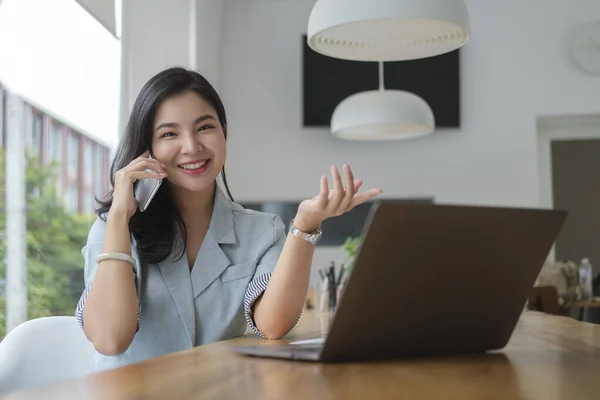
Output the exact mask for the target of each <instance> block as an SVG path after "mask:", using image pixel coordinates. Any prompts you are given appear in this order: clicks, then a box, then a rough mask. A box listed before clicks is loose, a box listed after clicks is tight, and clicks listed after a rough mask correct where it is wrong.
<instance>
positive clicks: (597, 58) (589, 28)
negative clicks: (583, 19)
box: [571, 21, 600, 75]
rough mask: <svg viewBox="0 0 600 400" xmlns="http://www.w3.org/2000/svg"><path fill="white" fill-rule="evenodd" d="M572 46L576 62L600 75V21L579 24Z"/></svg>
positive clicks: (588, 70)
mask: <svg viewBox="0 0 600 400" xmlns="http://www.w3.org/2000/svg"><path fill="white" fill-rule="evenodd" d="M571 46H572V47H571V53H572V55H573V59H574V61H575V63H576V64H577V65H578V66H579V67H580V68H581V69H582V70H584V71H586V72H588V73H591V74H597V75H600V21H593V22H587V23H585V24H582V25H580V26H578V27H577V28H576V29H575V31H574V34H573V42H572V45H571Z"/></svg>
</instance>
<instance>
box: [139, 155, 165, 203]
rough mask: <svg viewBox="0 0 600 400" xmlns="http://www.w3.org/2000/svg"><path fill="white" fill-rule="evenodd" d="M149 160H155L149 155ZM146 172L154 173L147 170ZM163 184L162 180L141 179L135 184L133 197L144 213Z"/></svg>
mask: <svg viewBox="0 0 600 400" xmlns="http://www.w3.org/2000/svg"><path fill="white" fill-rule="evenodd" d="M148 158H153V157H152V155H149V156H148ZM146 171H152V170H150V169H147V170H146ZM161 184H162V179H156V178H149V179H140V180H137V181H136V182H135V183H134V184H133V195H134V196H135V200H136V201H137V203H138V209H139V210H140V211H141V212H144V211H146V210H147V209H148V206H149V205H150V202H151V201H152V199H153V198H154V196H155V195H156V192H158V188H159V187H160V185H161Z"/></svg>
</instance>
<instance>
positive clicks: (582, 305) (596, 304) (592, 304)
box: [569, 297, 600, 321]
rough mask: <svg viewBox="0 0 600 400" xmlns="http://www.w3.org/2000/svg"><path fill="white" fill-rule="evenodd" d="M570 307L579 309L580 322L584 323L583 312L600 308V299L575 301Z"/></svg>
mask: <svg viewBox="0 0 600 400" xmlns="http://www.w3.org/2000/svg"><path fill="white" fill-rule="evenodd" d="M569 307H571V308H579V320H580V321H583V312H584V311H585V309H586V308H600V297H594V299H593V300H582V301H575V302H573V303H571V304H570V305H569Z"/></svg>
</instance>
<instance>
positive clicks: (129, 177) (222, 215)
mask: <svg viewBox="0 0 600 400" xmlns="http://www.w3.org/2000/svg"><path fill="white" fill-rule="evenodd" d="M226 140H227V120H226V116H225V109H224V107H223V104H222V102H221V100H220V98H219V96H218V94H217V93H216V91H215V90H214V89H213V87H212V86H211V85H210V83H209V82H208V81H206V79H205V78H204V77H203V76H201V75H200V74H198V73H196V72H194V71H189V70H186V69H183V68H171V69H168V70H165V71H163V72H161V73H159V74H157V75H156V76H154V77H153V78H152V79H150V81H148V82H147V83H146V85H145V86H144V87H143V88H142V90H141V92H140V94H139V95H138V98H137V99H136V102H135V103H134V106H133V109H132V112H131V116H130V118H129V122H128V124H127V128H126V131H125V133H124V135H123V138H122V140H121V143H120V144H119V148H118V150H117V154H116V158H115V160H114V162H113V165H112V176H113V178H112V181H111V183H112V186H113V190H112V191H111V192H110V193H109V194H108V196H107V198H106V199H105V201H104V202H103V203H102V206H101V207H100V209H99V210H98V218H97V220H96V222H95V223H94V225H93V226H92V228H91V230H90V233H89V237H88V241H87V244H86V246H85V247H84V249H83V255H84V257H85V283H86V289H85V291H84V292H83V294H82V296H81V299H80V301H79V303H78V306H77V313H76V315H77V317H78V319H79V321H80V324H81V326H82V328H83V330H84V332H85V334H86V335H87V337H88V338H89V339H90V340H91V341H92V343H93V344H94V346H95V348H96V350H97V353H96V355H95V358H94V365H93V369H94V370H96V371H97V370H102V369H108V368H113V367H117V366H122V365H125V364H129V363H133V362H137V361H141V360H144V359H146V358H149V357H154V356H159V355H162V354H165V353H169V352H173V351H179V350H185V349H188V348H190V347H192V346H196V345H200V344H204V343H208V342H213V341H217V340H224V339H228V338H232V337H235V336H240V335H242V334H244V332H245V331H246V328H247V327H250V328H251V330H253V331H254V332H255V333H256V334H258V335H260V336H262V337H265V338H270V339H277V338H280V337H282V336H283V335H285V334H286V333H287V332H288V331H289V330H290V329H291V328H292V327H293V326H294V324H295V323H296V321H297V319H298V317H299V315H300V312H301V310H302V308H303V305H304V301H305V299H306V295H307V290H308V280H309V275H310V265H311V260H312V257H313V252H314V247H315V244H316V242H317V241H318V239H319V238H320V237H321V233H322V232H321V229H320V227H321V224H322V222H323V221H324V220H326V219H327V218H331V217H335V216H338V215H342V214H344V213H346V212H347V211H349V210H351V209H353V208H354V207H355V206H357V205H359V204H362V203H364V202H365V201H367V200H369V199H371V198H372V197H374V196H376V195H378V194H379V193H380V192H381V191H380V190H379V189H372V190H369V191H365V192H361V193H358V189H359V188H360V186H361V185H362V181H360V180H354V177H353V174H352V171H351V169H350V167H349V166H347V165H345V166H344V175H345V184H343V183H342V177H341V175H340V173H339V172H338V169H337V168H336V167H335V166H332V168H331V174H332V177H333V190H330V189H329V185H328V182H327V178H326V177H325V176H323V177H322V179H321V182H320V192H319V193H318V194H317V195H316V196H311V197H310V198H308V199H307V200H304V201H303V202H302V203H300V205H299V206H298V209H297V212H296V216H295V218H294V220H293V221H292V224H291V226H293V228H294V229H290V232H291V233H290V234H288V235H287V237H286V235H285V229H284V225H283V223H282V221H281V218H280V217H278V216H277V215H274V214H269V213H264V212H259V211H253V210H248V209H245V208H243V207H242V206H240V205H239V204H237V203H235V202H234V201H233V197H232V196H231V193H230V191H229V188H228V186H227V179H226V178H225V159H226V144H225V143H226ZM150 154H152V156H153V157H152V158H150V157H148V156H149V155H150ZM219 175H220V176H221V178H222V182H223V186H224V187H223V188H221V187H220V185H218V184H217V177H219ZM141 179H160V180H162V181H163V184H162V185H160V188H159V189H158V192H157V194H156V195H155V197H154V198H153V200H152V202H151V203H150V205H149V207H148V208H147V209H146V210H145V211H144V212H143V213H142V212H136V211H137V203H136V200H135V198H134V196H133V185H134V183H135V182H136V181H137V180H141ZM315 186H316V185H315ZM224 191H226V192H227V195H228V196H226V195H225V193H224ZM184 256H185V257H184Z"/></svg>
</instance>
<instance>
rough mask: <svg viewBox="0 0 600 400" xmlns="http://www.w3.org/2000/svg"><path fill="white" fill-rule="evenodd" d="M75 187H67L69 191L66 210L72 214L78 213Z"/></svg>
mask: <svg viewBox="0 0 600 400" xmlns="http://www.w3.org/2000/svg"><path fill="white" fill-rule="evenodd" d="M78 194H79V193H78V190H77V186H75V185H69V191H68V193H67V204H66V206H67V210H69V212H72V213H76V212H77V211H79V199H78Z"/></svg>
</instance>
